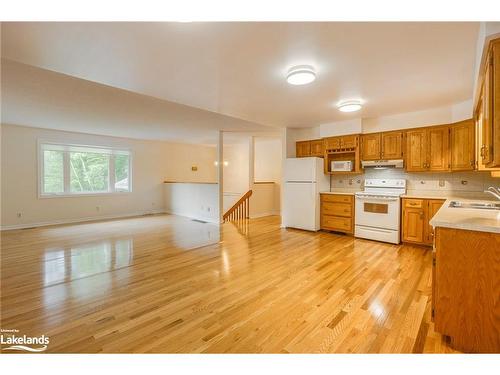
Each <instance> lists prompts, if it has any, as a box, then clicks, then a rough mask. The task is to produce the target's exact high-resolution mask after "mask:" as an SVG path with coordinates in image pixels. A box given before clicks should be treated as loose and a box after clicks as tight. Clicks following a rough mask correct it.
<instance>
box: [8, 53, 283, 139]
mask: <svg viewBox="0 0 500 375" xmlns="http://www.w3.org/2000/svg"><path fill="white" fill-rule="evenodd" d="M1 68H2V69H1V72H2V97H1V103H2V106H1V107H2V113H1V114H2V123H4V124H14V125H24V126H33V127H41V128H47V129H56V130H66V131H76V132H82V133H90V134H99V135H109V136H119V137H128V138H139V139H153V140H170V141H177V142H187V143H202V144H215V143H216V142H217V135H218V130H219V129H220V130H225V131H232V132H236V133H235V134H238V133H240V132H242V133H244V134H248V132H251V133H254V132H255V133H256V134H258V132H262V133H264V134H267V133H270V132H271V133H270V134H272V132H274V133H275V132H276V131H277V129H276V128H270V127H265V126H261V125H258V124H254V123H251V122H248V121H244V120H239V119H235V118H231V117H228V116H224V115H220V114H218V113H214V112H209V111H205V110H201V109H196V108H193V107H189V106H185V105H182V104H176V103H171V102H168V101H165V100H161V99H156V98H152V97H149V96H145V95H141V94H136V93H133V92H130V91H125V90H121V89H117V88H114V87H110V86H105V85H101V84H96V83H93V82H89V81H86V80H83V79H79V78H74V77H71V76H67V75H63V74H60V73H56V72H51V71H49V70H45V69H40V68H37V67H33V66H30V65H25V64H21V63H18V62H15V61H11V60H6V59H2V67H1Z"/></svg>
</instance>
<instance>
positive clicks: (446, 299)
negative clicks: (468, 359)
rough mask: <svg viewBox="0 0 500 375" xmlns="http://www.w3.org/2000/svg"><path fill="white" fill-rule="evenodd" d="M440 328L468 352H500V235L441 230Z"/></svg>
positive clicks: (437, 273)
mask: <svg viewBox="0 0 500 375" xmlns="http://www.w3.org/2000/svg"><path fill="white" fill-rule="evenodd" d="M435 249H436V250H435V266H434V270H433V280H432V298H433V303H432V307H433V315H434V329H435V330H436V331H437V332H439V333H441V334H443V335H446V336H449V337H450V339H451V342H450V344H451V346H452V347H453V348H454V349H456V350H460V351H463V352H473V353H499V352H500V299H499V298H500V297H499V296H500V233H489V232H477V231H469V230H462V229H454V228H442V227H438V228H436V241H435Z"/></svg>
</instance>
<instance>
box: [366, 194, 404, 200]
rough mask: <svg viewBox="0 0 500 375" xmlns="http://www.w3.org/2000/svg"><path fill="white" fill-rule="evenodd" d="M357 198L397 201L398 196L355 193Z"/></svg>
mask: <svg viewBox="0 0 500 375" xmlns="http://www.w3.org/2000/svg"><path fill="white" fill-rule="evenodd" d="M356 198H359V199H370V200H381V201H397V200H399V197H381V196H375V195H356Z"/></svg>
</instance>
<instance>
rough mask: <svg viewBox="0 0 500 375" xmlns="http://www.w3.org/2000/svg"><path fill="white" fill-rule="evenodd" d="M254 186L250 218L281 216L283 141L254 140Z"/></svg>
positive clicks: (267, 138) (274, 139) (274, 138)
mask: <svg viewBox="0 0 500 375" xmlns="http://www.w3.org/2000/svg"><path fill="white" fill-rule="evenodd" d="M253 173H254V182H255V183H254V184H253V186H252V190H253V195H252V197H251V199H250V217H259V216H267V215H279V212H280V207H281V174H282V139H281V138H279V137H273V138H271V137H255V138H254V164H253ZM262 182H265V183H262Z"/></svg>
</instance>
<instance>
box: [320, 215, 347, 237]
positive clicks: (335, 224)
mask: <svg viewBox="0 0 500 375" xmlns="http://www.w3.org/2000/svg"><path fill="white" fill-rule="evenodd" d="M321 229H327V230H333V231H339V232H349V233H352V219H351V218H348V217H339V216H330V215H322V216H321Z"/></svg>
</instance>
